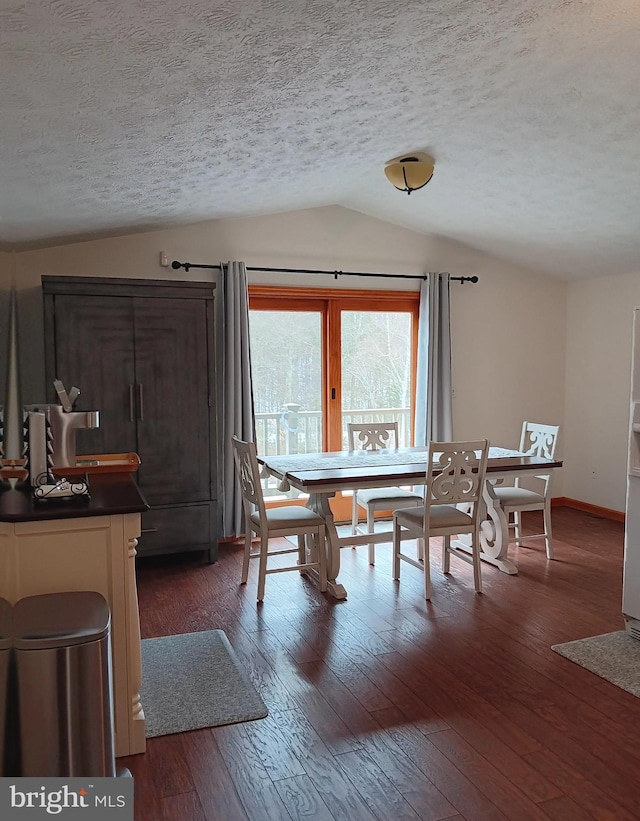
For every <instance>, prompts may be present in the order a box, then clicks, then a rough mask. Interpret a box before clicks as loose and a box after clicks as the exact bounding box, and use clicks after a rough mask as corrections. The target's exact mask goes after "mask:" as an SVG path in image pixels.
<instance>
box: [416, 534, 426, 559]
mask: <svg viewBox="0 0 640 821" xmlns="http://www.w3.org/2000/svg"><path fill="white" fill-rule="evenodd" d="M417 545H418V561H419V562H423V561H424V539H423V538H422V536H420V538H419V539H418V541H417Z"/></svg>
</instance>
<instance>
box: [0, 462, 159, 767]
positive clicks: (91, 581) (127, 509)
mask: <svg viewBox="0 0 640 821" xmlns="http://www.w3.org/2000/svg"><path fill="white" fill-rule="evenodd" d="M89 491H90V497H89V498H86V497H81V496H74V497H70V498H65V499H55V500H51V499H49V500H43V501H35V500H34V499H33V496H32V494H31V489H30V487H29V486H28V485H17V486H16V487H15V488H12V487H11V486H10V484H9V482H6V481H5V482H2V484H1V485H0V597H2V598H5V599H7V600H8V601H9V602H10V603H11V604H14V603H15V602H16V601H18V599H21V598H24V597H25V596H35V595H39V594H41V593H63V592H68V591H76V590H94V591H96V592H98V593H101V594H102V595H103V596H104V597H105V599H106V600H107V602H108V603H109V607H110V609H111V654H112V660H113V694H114V724H115V751H116V756H118V757H119V756H125V755H133V754H135V753H142V752H144V750H145V719H144V712H143V710H142V705H141V704H140V683H141V680H142V664H141V652H140V621H139V615H138V593H137V589H136V576H135V556H136V545H137V543H138V542H137V540H138V537H139V536H140V514H141V513H142V512H143V511H144V510H146V509H147V507H148V505H147V503H146V501H145V500H144V498H143V496H142V495H141V493H140V491H139V490H138V487H137V485H136V483H135V481H134V480H133V479H132V478H131V474H130V473H111V474H104V475H103V474H95V475H90V476H89Z"/></svg>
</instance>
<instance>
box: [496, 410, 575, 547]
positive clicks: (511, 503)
mask: <svg viewBox="0 0 640 821" xmlns="http://www.w3.org/2000/svg"><path fill="white" fill-rule="evenodd" d="M559 430H560V426H559V425H540V424H537V423H536V422H523V424H522V433H521V436H520V451H521V452H522V453H525V454H526V455H527V456H542V457H544V458H545V459H553V458H554V455H555V452H556V445H557V444H558V431H559ZM529 480H532V482H533V483H534V487H535V490H534V489H530V488H526V487H522V486H521V483H520V481H519V480H518V479H516V480H515V483H514V484H513V485H511V486H507V487H502V486H501V485H500V486H498V485H496V486H495V487H494V489H493V492H494V493H495V496H496V498H497V499H498V500H499V502H500V505H501V507H502V509H503V510H504V512H505V515H506V517H507V520H508V525H509V530H510V531H513V541H514V542H515V543H516V544H517V545H518V546H520V545H521V544H522V542H524V541H529V540H530V539H540V538H542V537H544V542H545V549H546V552H547V558H548V559H553V541H552V531H551V474H550V473H540V474H539V475H537V476H534V477H528V479H527V481H529ZM530 510H541V511H542V512H543V532H542V533H535V534H532V535H530V536H523V535H522V520H521V515H520V514H521V513H523V512H525V511H530Z"/></svg>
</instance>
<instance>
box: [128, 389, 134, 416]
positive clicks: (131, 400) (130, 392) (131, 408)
mask: <svg viewBox="0 0 640 821" xmlns="http://www.w3.org/2000/svg"><path fill="white" fill-rule="evenodd" d="M129 421H130V422H135V415H134V412H133V382H129Z"/></svg>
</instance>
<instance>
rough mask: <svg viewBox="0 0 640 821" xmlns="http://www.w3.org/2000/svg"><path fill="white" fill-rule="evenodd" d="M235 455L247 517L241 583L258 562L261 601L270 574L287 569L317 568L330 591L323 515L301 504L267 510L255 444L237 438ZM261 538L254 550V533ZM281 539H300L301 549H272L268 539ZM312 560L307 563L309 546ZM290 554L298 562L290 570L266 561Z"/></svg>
mask: <svg viewBox="0 0 640 821" xmlns="http://www.w3.org/2000/svg"><path fill="white" fill-rule="evenodd" d="M232 441H233V455H234V460H235V466H236V474H237V477H238V482H239V483H240V490H241V492H242V503H243V507H244V515H245V527H246V533H245V546H244V559H243V562H242V579H241V584H246V583H247V578H248V575H249V561H250V560H251V559H258V562H259V564H258V601H259V602H261V601H263V599H264V588H265V580H266V577H267V575H269V574H270V573H284V572H286V571H288V570H298V571H304V570H309V569H311V568H315V569H316V570H317V572H318V577H319V580H320V590H321V592H323V593H324V591H325V590H326V589H327V564H326V547H325V525H324V519H323V518H322V516H319V515H318V514H317V513H314V512H313V511H312V510H309V509H308V508H306V507H300V506H298V505H288V506H284V505H281V506H280V507H270V508H269V509H267V508H266V507H265V503H264V496H263V494H262V485H261V483H260V469H259V466H258V459H257V455H256V446H255V443H254V442H243V441H242V440H241V439H239V438H238V437H237V436H233V437H232ZM252 533H256V534H257V535H258V536H259V537H260V546H259V549H258V551H257V552H252V550H251V534H252ZM279 536H297V537H298V547H297V548H295V547H293V548H288V549H284V550H269V539H273V538H276V537H279ZM306 538H308V539H309V540H310V542H311V544H310V545H309V548H310V551H311V555H312V556H313V555H314V554H315V559H314V560H313V561H307V544H306V541H305V539H306ZM287 553H297V554H298V563H297V564H296V565H292V566H289V567H271V568H270V567H268V566H267V559H268V558H269V557H270V556H281V555H284V554H287Z"/></svg>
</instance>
